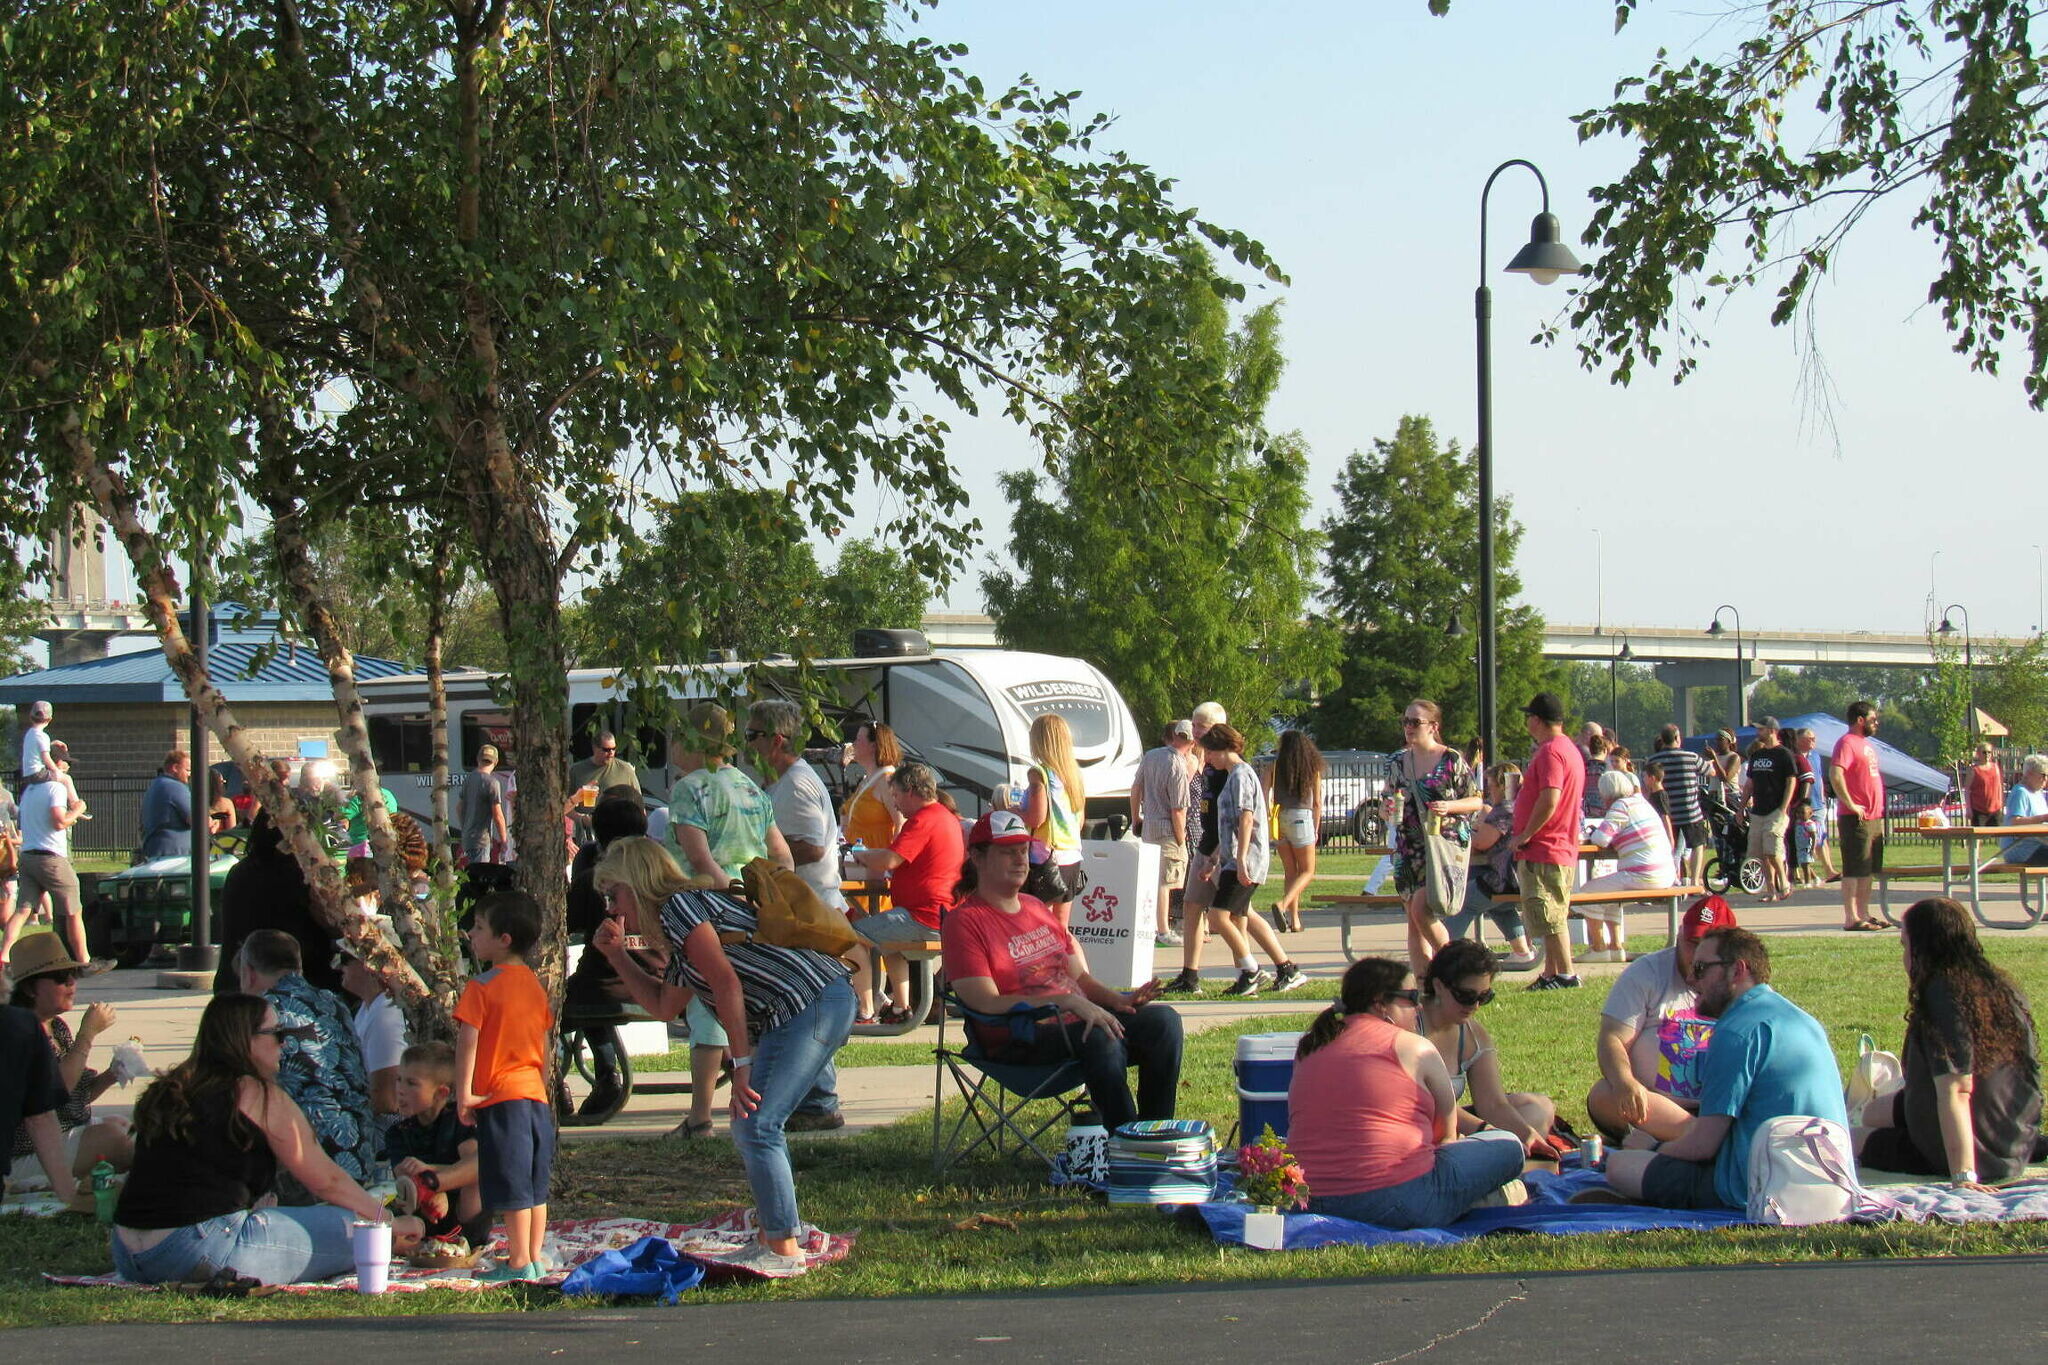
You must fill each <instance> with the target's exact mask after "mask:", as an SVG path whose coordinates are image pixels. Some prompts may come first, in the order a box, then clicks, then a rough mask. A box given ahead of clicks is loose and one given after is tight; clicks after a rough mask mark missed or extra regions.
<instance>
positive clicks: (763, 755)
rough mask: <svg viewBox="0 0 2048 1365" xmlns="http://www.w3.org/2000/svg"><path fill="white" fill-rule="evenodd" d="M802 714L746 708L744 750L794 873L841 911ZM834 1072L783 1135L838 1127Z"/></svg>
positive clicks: (785, 706)
mask: <svg viewBox="0 0 2048 1365" xmlns="http://www.w3.org/2000/svg"><path fill="white" fill-rule="evenodd" d="M803 734H804V713H803V708H801V707H799V706H798V705H797V704H796V703H795V702H793V701H782V700H780V699H777V700H774V701H757V702H755V703H754V704H753V705H752V706H749V707H748V708H747V747H748V748H749V749H751V750H753V752H754V756H755V757H756V758H758V759H760V760H761V762H762V763H763V764H765V765H766V766H767V768H768V770H769V771H770V772H772V773H774V774H775V775H776V777H775V781H774V783H773V784H772V785H770V787H769V788H768V799H769V800H770V801H771V802H773V803H774V806H775V828H776V829H778V830H780V831H781V832H782V838H783V842H785V843H787V844H788V845H789V853H790V857H791V859H792V860H794V862H795V863H796V874H797V876H799V877H802V878H803V879H804V882H805V884H806V885H808V886H809V887H810V888H811V890H813V891H815V892H817V893H818V899H819V900H821V901H823V902H825V904H827V905H829V906H831V907H832V908H833V909H835V910H844V909H846V897H845V896H844V895H842V894H840V890H839V817H838V816H837V815H835V814H834V813H833V810H832V798H831V796H830V795H829V794H827V792H826V791H825V784H824V782H823V781H822V780H821V779H820V778H819V777H818V774H817V771H816V770H815V769H814V768H812V767H811V765H810V764H808V763H806V762H804V760H803ZM838 1088H839V1069H838V1068H837V1067H835V1066H834V1065H833V1064H832V1063H831V1062H829V1061H828V1062H826V1063H825V1069H824V1070H823V1071H821V1072H819V1073H818V1083H817V1085H816V1086H814V1087H813V1088H812V1090H811V1093H810V1094H808V1095H806V1096H805V1097H804V1101H803V1103H802V1104H799V1105H798V1106H797V1107H796V1112H794V1113H792V1114H791V1115H790V1116H789V1118H788V1119H787V1120H786V1121H785V1122H784V1123H783V1125H782V1128H783V1131H784V1132H788V1133H807V1132H817V1131H819V1130H822V1129H826V1128H839V1127H843V1126H844V1125H845V1123H846V1117H845V1116H844V1115H843V1114H841V1113H840V1112H839V1094H838Z"/></svg>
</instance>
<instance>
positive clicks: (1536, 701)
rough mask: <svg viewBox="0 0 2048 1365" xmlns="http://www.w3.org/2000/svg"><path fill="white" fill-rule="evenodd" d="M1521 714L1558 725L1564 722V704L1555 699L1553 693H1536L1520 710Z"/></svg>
mask: <svg viewBox="0 0 2048 1365" xmlns="http://www.w3.org/2000/svg"><path fill="white" fill-rule="evenodd" d="M1522 714H1523V715H1525V716H1534V717H1536V719H1538V720H1541V721H1547V722H1549V723H1550V724H1552V725H1559V724H1562V723H1563V721H1564V703H1563V702H1561V701H1559V700H1558V699H1557V693H1555V692H1538V693H1537V694H1536V695H1535V696H1533V697H1531V698H1529V704H1528V705H1527V706H1525V707H1523V708H1522Z"/></svg>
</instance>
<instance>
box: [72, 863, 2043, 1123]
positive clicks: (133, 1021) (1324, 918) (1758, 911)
mask: <svg viewBox="0 0 2048 1365" xmlns="http://www.w3.org/2000/svg"><path fill="white" fill-rule="evenodd" d="M1353 884H1354V883H1353V879H1350V878H1345V879H1341V880H1340V879H1337V878H1324V879H1319V889H1321V890H1323V891H1326V892H1330V891H1335V890H1339V889H1348V888H1349V887H1350V886H1352V885H1353ZM1938 890H1939V883H1938V882H1935V883H1930V884H1927V885H1926V886H1924V887H1921V886H1915V887H1913V888H1911V889H1910V890H1902V891H1900V892H1899V894H1897V895H1895V896H1894V897H1893V909H1894V911H1895V912H1901V913H1902V912H1903V911H1904V908H1905V907H1906V906H1907V905H1910V904H1911V903H1912V901H1913V900H1914V899H1915V898H1916V897H1917V896H1919V895H1928V894H1933V893H1935V892H1937V891H1938ZM2017 898H2018V891H2017V888H2016V887H2013V888H2006V887H2003V886H2001V887H1999V888H1997V889H1996V890H1994V891H1989V892H1987V896H1986V900H1987V910H1988V911H1989V912H1990V913H1993V914H2005V913H2007V912H2008V911H2009V910H2011V909H2012V908H2013V906H2016V905H2017ZM2006 902H2011V903H2012V904H2011V905H2007V904H2006ZM1730 903H1731V904H1732V905H1734V907H1735V912H1736V915H1737V916H1738V917H1739V918H1740V919H1741V921H1742V923H1743V925H1744V926H1745V927H1746V928H1751V929H1754V930H1756V931H1757V932H1759V933H1763V934H1828V933H1840V932H1841V922H1842V921H1841V900H1840V896H1839V893H1838V892H1837V891H1836V889H1835V888H1834V887H1831V886H1830V887H1825V888H1816V889H1810V890H1806V891H1801V892H1799V893H1797V894H1795V895H1794V896H1793V897H1792V899H1791V900H1788V901H1783V902H1780V903H1778V904H1776V905H1757V904H1754V903H1752V902H1750V899H1749V898H1748V897H1747V896H1743V895H1740V894H1737V895H1734V896H1732V897H1731V898H1730ZM1994 906H1995V908H1994ZM1304 919H1305V922H1306V924H1307V926H1308V927H1307V928H1305V929H1304V931H1303V932H1301V933H1299V934H1287V935H1285V936H1283V938H1282V939H1281V944H1282V946H1283V947H1284V948H1285V949H1286V951H1287V952H1288V953H1289V954H1290V955H1291V956H1292V957H1293V958H1294V960H1295V961H1296V962H1298V963H1299V964H1301V966H1302V968H1303V969H1304V970H1305V971H1307V972H1308V974H1309V975H1310V977H1312V978H1323V977H1334V976H1338V975H1341V974H1342V973H1343V970H1344V968H1345V966H1346V965H1347V964H1346V962H1345V960H1344V955H1343V952H1342V951H1341V950H1340V949H1339V947H1338V942H1337V929H1336V924H1335V921H1334V920H1333V919H1332V918H1331V917H1330V916H1328V915H1326V914H1324V915H1319V914H1318V913H1317V912H1315V911H1314V910H1313V909H1311V910H1309V911H1307V912H1306V913H1305V916H1304ZM1663 928H1664V926H1663V917H1662V915H1661V914H1639V915H1632V916H1631V917H1630V920H1629V931H1630V932H1631V933H1633V934H1634V935H1636V937H1637V938H1638V940H1639V941H1640V940H1643V939H1654V938H1656V937H1658V936H1660V935H1661V934H1662V932H1663ZM1487 932H1488V934H1489V935H1491V933H1492V929H1491V926H1488V928H1487ZM2040 932H2041V933H2042V934H2044V935H2048V928H2044V929H2043V930H2041V931H2040ZM1851 937H1853V938H1855V939H1857V940H1859V941H1861V940H1869V941H1870V946H1871V948H1872V949H1873V951H1878V952H1882V953H1884V954H1886V958H1887V961H1888V962H1896V960H1897V951H1898V949H1897V946H1896V940H1897V935H1895V934H1856V935H1852V936H1851ZM1352 942H1353V946H1354V947H1355V948H1356V949H1357V950H1358V951H1359V952H1360V953H1362V954H1381V955H1385V956H1390V957H1399V956H1401V955H1402V954H1403V953H1404V952H1405V951H1406V949H1405V947H1404V943H1405V939H1404V935H1403V931H1402V926H1401V924H1400V921H1399V920H1398V919H1395V918H1392V917H1389V918H1387V919H1384V920H1381V921H1378V922H1374V923H1370V924H1365V925H1362V926H1361V927H1359V928H1357V929H1355V930H1354V931H1353V934H1352ZM1179 953H1180V950H1179V949H1177V948H1162V949H1159V950H1158V957H1157V958H1156V959H1155V962H1154V971H1155V972H1156V973H1157V974H1158V975H1160V976H1168V975H1171V974H1172V973H1173V972H1175V971H1177V970H1178V969H1179V966H1180V957H1179ZM1222 956H1223V950H1222V948H1221V946H1220V945H1218V944H1215V943H1211V944H1210V945H1209V947H1208V948H1207V950H1206V951H1205V953H1204V958H1205V963H1206V965H1207V970H1206V971H1205V972H1204V977H1205V979H1208V980H1210V981H1212V982H1213V981H1227V980H1229V979H1230V978H1231V977H1232V976H1234V975H1235V972H1234V971H1233V970H1232V969H1230V968H1228V967H1226V966H1224V965H1222ZM1581 971H1582V973H1583V974H1584V975H1585V976H1586V977H1588V978H1589V979H1601V978H1611V977H1613V976H1615V975H1616V974H1618V973H1619V972H1620V971H1621V968H1620V967H1619V966H1612V965H1599V966H1594V965H1587V966H1585V967H1583V968H1581ZM158 976H159V973H157V972H154V971H151V970H149V969H147V968H138V969H135V970H132V971H114V972H109V973H107V974H106V975H104V976H100V977H94V978H90V979H87V980H84V981H81V982H80V983H79V988H78V1000H79V1005H80V1007H81V1008H82V1007H83V1006H84V1005H86V1004H89V1003H91V1002H92V1001H95V1000H105V1001H108V1002H110V1003H112V1004H113V1005H114V1006H115V1008H116V1009H117V1010H118V1011H119V1017H118V1018H117V1019H116V1021H115V1024H114V1027H113V1028H112V1029H111V1030H110V1031H109V1033H108V1034H107V1035H106V1041H105V1043H104V1044H103V1046H110V1045H111V1044H113V1043H115V1042H118V1041H120V1040H122V1039H125V1038H131V1037H132V1038H134V1039H135V1040H136V1041H137V1042H139V1043H140V1044H141V1046H142V1050H143V1055H144V1056H145V1057H146V1058H147V1059H148V1061H149V1064H150V1065H151V1066H152V1067H158V1068H162V1067H168V1066H173V1065H175V1064H176V1063H178V1062H179V1061H182V1060H183V1059H184V1057H185V1056H186V1054H187V1053H188V1052H189V1051H190V1049H191V1044H192V1035H193V1033H194V1031H195V1030H196V1028H197V1026H198V1022H199V1013H200V1011H201V1010H203V1009H204V1008H205V1006H206V1000H207V997H206V994H205V993H204V992H203V991H188V990H164V989H159V988H158V985H157V981H158ZM1528 979H1530V977H1529V976H1528V975H1527V974H1524V975H1520V976H1517V975H1513V974H1509V975H1503V976H1502V978H1501V984H1502V985H1503V986H1504V987H1506V988H1507V989H1514V987H1515V985H1516V983H1518V982H1520V981H1526V980H1528ZM1171 1003H1172V1004H1173V1005H1174V1006H1175V1007H1176V1008H1177V1009H1179V1010H1180V1011H1181V1015H1182V1018H1183V1019H1184V1020H1185V1021H1186V1024H1187V1028H1188V1031H1189V1032H1190V1033H1198V1032H1201V1031H1202V1030H1204V1029H1210V1028H1218V1027H1221V1026H1224V1025H1226V1024H1234V1023H1237V1022H1238V1021H1240V1020H1244V1019H1249V1018H1257V1017H1261V1016H1266V1015H1285V1014H1300V1013H1302V1012H1304V1011H1308V1010H1314V1009H1319V1008H1321V1004H1320V1003H1319V1002H1313V1001H1307V1000H1303V999H1302V998H1300V997H1299V996H1291V995H1267V996H1262V997H1260V998H1259V999H1256V1000H1250V1001H1238V1000H1225V999H1219V998H1216V997H1213V996H1212V997H1209V998H1206V999H1203V1000H1197V1001H1188V1000H1174V1001H1172V1002H1171ZM937 1037H938V1030H937V1028H935V1027H931V1026H926V1027H924V1028H919V1029H915V1030H912V1031H911V1032H910V1033H907V1034H904V1035H903V1036H902V1037H901V1038H900V1039H897V1040H895V1041H896V1042H897V1044H898V1045H900V1046H903V1047H905V1049H906V1056H907V1057H915V1058H916V1059H917V1064H915V1065H904V1066H877V1067H847V1068H843V1069H842V1070H841V1071H840V1073H839V1077H840V1079H839V1090H840V1100H841V1105H842V1112H843V1113H844V1114H845V1115H846V1120H847V1124H846V1127H844V1128H842V1129H837V1130H835V1131H836V1132H838V1133H842V1134H847V1133H858V1132H865V1131H867V1130H868V1129H871V1128H876V1127H881V1126H884V1125H887V1124H890V1123H894V1122H895V1121H896V1120H898V1119H900V1118H902V1117H903V1116H904V1115H906V1114H910V1113H914V1112H916V1111H917V1110H920V1109H923V1108H925V1107H927V1106H928V1105H930V1103H931V1099H932V1080H933V1076H932V1060H931V1051H930V1048H931V1045H932V1044H933V1043H934V1042H935V1041H936V1039H937ZM94 1060H95V1061H96V1062H99V1061H101V1060H102V1059H101V1057H100V1056H99V1055H98V1054H97V1053H96V1054H95V1058H94ZM140 1091H141V1083H140V1082H136V1083H133V1084H131V1085H129V1086H128V1087H127V1088H126V1089H117V1090H114V1091H112V1092H110V1093H109V1094H108V1096H107V1097H106V1099H104V1100H102V1101H101V1102H100V1103H99V1104H98V1105H96V1106H94V1108H95V1109H96V1110H97V1111H98V1112H100V1113H101V1114H102V1115H120V1116H123V1117H125V1116H126V1115H127V1113H128V1109H129V1106H131V1105H132V1104H133V1103H134V1100H135V1096H136V1095H137V1094H139V1093H140ZM688 1105H689V1097H688V1096H686V1095H648V1094H637V1095H635V1096H634V1097H633V1099H632V1100H631V1101H630V1102H629V1103H628V1104H627V1106H626V1108H625V1110H624V1111H623V1112H622V1113H621V1114H620V1115H619V1116H618V1117H617V1118H615V1119H613V1120H612V1121H611V1122H610V1123H608V1124H606V1125H604V1126H603V1127H601V1128H568V1129H564V1130H563V1137H564V1139H565V1140H567V1141H571V1142H580V1141H586V1140H588V1139H590V1138H600V1137H658V1136H661V1135H662V1134H665V1133H667V1132H668V1131H669V1130H670V1129H671V1128H673V1127H674V1126H675V1125H677V1124H678V1123H681V1122H682V1120H683V1118H684V1116H685V1114H686V1113H687V1110H688ZM721 1109H722V1106H721ZM717 1122H718V1127H719V1131H721V1132H723V1131H724V1127H725V1119H724V1117H723V1114H722V1113H721V1114H720V1116H719V1118H718V1120H717Z"/></svg>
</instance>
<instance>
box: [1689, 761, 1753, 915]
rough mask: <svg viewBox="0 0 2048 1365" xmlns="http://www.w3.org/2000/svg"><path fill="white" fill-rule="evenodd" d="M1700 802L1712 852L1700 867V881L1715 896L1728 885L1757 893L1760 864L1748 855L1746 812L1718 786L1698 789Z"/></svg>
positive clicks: (1725, 889)
mask: <svg viewBox="0 0 2048 1365" xmlns="http://www.w3.org/2000/svg"><path fill="white" fill-rule="evenodd" d="M1700 805H1701V807H1702V808H1703V813H1704V814H1705V815H1706V818H1707V826H1708V828H1709V829H1711V830H1712V831H1713V836H1714V851H1713V852H1712V853H1711V854H1709V855H1708V857H1707V862H1706V866H1705V867H1703V868H1702V869H1701V870H1700V880H1701V881H1702V882H1704V883H1705V884H1706V888H1707V890H1709V891H1711V892H1713V893H1714V894H1715V895H1717V896H1720V895H1726V894H1727V893H1728V888H1729V887H1731V886H1740V887H1741V888H1742V889H1743V890H1744V891H1747V892H1748V893H1749V894H1750V895H1752V896H1756V895H1761V894H1762V893H1763V889H1764V864H1763V860H1762V859H1761V858H1754V857H1751V856H1750V852H1749V812H1747V811H1745V810H1744V809H1743V808H1742V807H1741V806H1739V805H1737V804H1735V803H1734V802H1732V801H1730V800H1729V799H1728V797H1727V793H1726V792H1725V790H1723V789H1721V788H1720V787H1719V786H1718V785H1716V786H1712V787H1709V788H1708V789H1706V790H1703V791H1701V792H1700Z"/></svg>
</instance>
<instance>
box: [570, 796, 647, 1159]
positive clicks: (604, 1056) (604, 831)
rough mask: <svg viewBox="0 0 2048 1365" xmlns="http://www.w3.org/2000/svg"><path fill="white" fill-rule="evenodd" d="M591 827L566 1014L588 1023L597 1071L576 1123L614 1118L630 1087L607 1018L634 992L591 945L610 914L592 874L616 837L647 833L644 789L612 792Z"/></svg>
mask: <svg viewBox="0 0 2048 1365" xmlns="http://www.w3.org/2000/svg"><path fill="white" fill-rule="evenodd" d="M590 832H591V833H592V834H593V835H594V836H596V838H595V842H593V843H589V844H585V845H584V846H583V847H582V848H580V849H578V850H577V851H576V861H575V863H574V864H573V865H572V866H571V868H570V872H569V903H568V907H567V913H566V920H567V927H568V930H569V937H570V938H572V939H574V940H576V941H577V942H580V943H581V944H582V945H583V949H584V951H583V956H582V957H581V958H579V959H577V962H576V970H575V971H574V972H572V973H570V975H569V980H568V982H567V983H566V984H565V985H564V987H563V990H562V1013H563V1016H564V1019H565V1020H567V1019H573V1020H575V1021H576V1023H577V1025H578V1026H580V1027H581V1028H582V1030H583V1038H584V1041H585V1042H587V1043H588V1044H589V1045H590V1061H591V1071H592V1073H593V1074H592V1076H591V1085H590V1094H589V1095H587V1096H585V1097H584V1100H583V1103H582V1105H581V1106H580V1107H579V1108H578V1109H577V1111H576V1113H575V1114H574V1115H572V1116H570V1117H569V1118H567V1119H564V1120H563V1122H564V1123H565V1124H567V1125H568V1126H570V1127H582V1126H587V1125H589V1124H592V1123H602V1122H604V1120H605V1119H607V1118H610V1117H611V1115H612V1111H614V1110H615V1109H617V1108H618V1107H619V1098H620V1093H621V1091H622V1090H623V1089H624V1087H623V1086H622V1085H621V1084H620V1082H619V1031H618V1029H617V1027H615V1026H614V1025H612V1024H607V1023H604V1022H603V1019H604V1017H605V1016H607V1015H616V1014H621V1013H623V1012H624V1009H625V1003H624V1002H625V1001H626V1000H627V999H628V998H629V997H628V996H627V995H626V994H625V987H623V986H622V985H620V984H619V974H618V972H617V971H615V970H613V968H612V964H611V963H610V962H608V961H606V960H605V956H604V954H603V953H599V952H593V951H591V948H590V939H591V935H593V934H595V933H596V932H597V926H598V925H600V924H602V923H603V922H604V918H605V908H604V897H603V896H600V895H599V894H598V893H597V890H596V889H595V887H593V886H592V885H591V875H592V873H594V872H595V871H596V870H597V861H598V859H599V858H601V857H603V856H604V851H605V850H606V849H608V848H610V847H611V846H612V844H613V842H614V841H615V840H619V839H623V838H625V837H626V836H628V835H636V834H637V835H644V834H646V833H647V808H646V807H645V806H644V805H642V804H641V800H640V793H639V792H638V791H634V790H632V789H629V788H624V787H614V788H611V789H610V790H608V791H606V792H605V793H604V794H603V795H602V796H600V797H599V798H598V802H597V805H596V807H595V808H593V809H592V810H591V812H590ZM593 1019H594V1020H595V1022H593Z"/></svg>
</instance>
